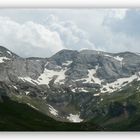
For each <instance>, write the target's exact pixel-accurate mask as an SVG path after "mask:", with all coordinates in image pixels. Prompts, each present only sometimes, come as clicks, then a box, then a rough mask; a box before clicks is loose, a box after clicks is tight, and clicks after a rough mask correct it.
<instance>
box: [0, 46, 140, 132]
mask: <svg viewBox="0 0 140 140" xmlns="http://www.w3.org/2000/svg"><path fill="white" fill-rule="evenodd" d="M2 91H4V92H2ZM139 94H140V54H139V53H132V52H122V53H107V52H102V51H95V50H82V51H74V50H61V51H59V52H58V53H56V54H55V55H53V56H52V57H50V58H35V57H30V58H22V57H20V56H18V55H16V54H14V53H13V52H11V51H10V50H8V49H6V48H4V47H0V102H1V103H4V102H5V101H4V100H3V98H2V97H3V96H6V97H8V98H9V99H10V100H11V101H14V102H17V104H21V103H22V104H25V105H27V106H28V107H31V108H32V109H34V110H36V111H38V112H40V113H43V114H44V115H47V116H49V117H51V118H53V119H55V120H57V121H61V122H73V123H86V122H90V123H93V122H94V123H95V124H98V125H100V126H101V127H103V128H105V129H106V130H128V128H129V129H135V130H140V125H138V123H137V122H138V120H139V118H140V107H139V103H140V100H139V98H140V96H139ZM15 110H16V108H15ZM122 122H123V123H122ZM113 124H115V126H116V127H114V125H113ZM121 124H124V125H121ZM88 130H89V129H88Z"/></svg>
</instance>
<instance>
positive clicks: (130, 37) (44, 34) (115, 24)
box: [0, 9, 140, 57]
mask: <svg viewBox="0 0 140 140" xmlns="http://www.w3.org/2000/svg"><path fill="white" fill-rule="evenodd" d="M0 33H1V35H0V45H2V46H5V47H7V48H8V49H10V50H11V51H13V52H15V53H17V54H18V55H20V56H22V57H31V56H36V57H49V56H51V55H53V54H54V53H56V52H58V51H59V50H62V49H72V50H82V49H94V50H102V51H107V52H122V51H132V52H140V10H139V9H0Z"/></svg>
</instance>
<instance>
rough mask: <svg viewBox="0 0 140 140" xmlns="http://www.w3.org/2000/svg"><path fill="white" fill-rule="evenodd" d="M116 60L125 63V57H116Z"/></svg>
mask: <svg viewBox="0 0 140 140" xmlns="http://www.w3.org/2000/svg"><path fill="white" fill-rule="evenodd" d="M114 58H115V59H116V60H118V61H123V57H120V56H115V57H114Z"/></svg>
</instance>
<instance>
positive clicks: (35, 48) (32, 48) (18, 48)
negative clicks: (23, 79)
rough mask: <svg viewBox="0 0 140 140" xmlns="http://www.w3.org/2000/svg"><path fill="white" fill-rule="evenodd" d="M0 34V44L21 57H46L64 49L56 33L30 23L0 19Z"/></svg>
mask: <svg viewBox="0 0 140 140" xmlns="http://www.w3.org/2000/svg"><path fill="white" fill-rule="evenodd" d="M0 32H1V36H0V44H1V45H4V46H5V47H7V48H9V49H10V50H12V51H14V52H15V53H17V54H19V55H20V56H23V57H30V56H39V57H47V56H50V55H52V53H55V52H57V51H59V50H61V49H63V48H65V47H64V45H63V42H62V40H61V39H60V36H59V34H58V33H57V32H55V31H50V30H49V29H47V28H46V27H44V26H43V25H41V24H37V23H33V22H32V21H29V22H25V23H23V24H19V23H17V22H15V21H13V20H11V19H9V18H6V17H0Z"/></svg>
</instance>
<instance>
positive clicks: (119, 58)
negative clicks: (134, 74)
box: [104, 54, 124, 62]
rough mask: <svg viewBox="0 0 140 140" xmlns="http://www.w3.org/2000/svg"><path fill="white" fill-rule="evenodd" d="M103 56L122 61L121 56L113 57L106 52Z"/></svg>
mask: <svg viewBox="0 0 140 140" xmlns="http://www.w3.org/2000/svg"><path fill="white" fill-rule="evenodd" d="M104 56H107V57H111V58H114V59H116V60H117V61H120V62H122V61H123V59H124V58H123V57H120V56H115V57H113V56H111V55H108V54H105V55H104Z"/></svg>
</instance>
